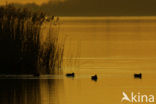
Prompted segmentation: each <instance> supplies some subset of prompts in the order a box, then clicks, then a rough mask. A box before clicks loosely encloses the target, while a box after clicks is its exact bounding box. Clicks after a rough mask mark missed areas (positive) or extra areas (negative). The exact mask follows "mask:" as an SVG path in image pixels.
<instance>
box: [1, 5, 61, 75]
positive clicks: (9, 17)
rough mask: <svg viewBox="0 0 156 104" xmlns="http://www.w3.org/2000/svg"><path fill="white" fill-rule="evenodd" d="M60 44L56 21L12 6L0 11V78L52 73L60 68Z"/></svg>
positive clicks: (39, 13)
mask: <svg viewBox="0 0 156 104" xmlns="http://www.w3.org/2000/svg"><path fill="white" fill-rule="evenodd" d="M60 39H61V40H60ZM62 41H63V38H60V37H59V27H58V19H54V17H51V18H47V17H46V15H45V14H44V13H42V12H33V13H32V12H31V11H29V10H27V9H20V8H15V7H14V6H13V5H6V6H1V7H0V74H35V73H40V74H52V73H55V72H56V71H57V70H59V69H60V68H61V64H62V58H63V50H64V46H63V44H62ZM55 69H56V70H55Z"/></svg>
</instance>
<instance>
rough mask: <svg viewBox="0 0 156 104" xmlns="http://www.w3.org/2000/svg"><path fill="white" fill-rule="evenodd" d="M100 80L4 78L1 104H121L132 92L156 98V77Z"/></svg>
mask: <svg viewBox="0 0 156 104" xmlns="http://www.w3.org/2000/svg"><path fill="white" fill-rule="evenodd" d="M98 77H99V79H98V80H97V81H93V80H91V79H90V75H77V76H76V77H75V78H67V77H65V76H63V75H58V76H42V77H41V78H34V77H18V78H17V77H11V78H5V79H3V78H1V79H0V83H1V84H0V85H1V86H0V104H114V103H116V104H121V103H123V102H121V98H122V96H123V95H122V92H123V91H124V92H126V93H127V94H128V96H130V94H131V92H134V93H135V94H137V93H138V92H140V93H141V94H147V95H149V94H153V95H155V94H156V87H155V86H156V83H154V82H156V77H155V73H154V74H152V73H149V74H144V77H143V79H141V80H140V79H134V78H133V74H129V73H128V72H127V73H121V72H120V73H107V74H105V75H103V74H98ZM124 103H125V104H127V103H128V102H124ZM128 104H129V103H128ZM143 104H145V103H143Z"/></svg>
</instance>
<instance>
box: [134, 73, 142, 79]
mask: <svg viewBox="0 0 156 104" xmlns="http://www.w3.org/2000/svg"><path fill="white" fill-rule="evenodd" d="M134 78H139V79H141V78H142V74H141V73H139V74H136V73H134Z"/></svg>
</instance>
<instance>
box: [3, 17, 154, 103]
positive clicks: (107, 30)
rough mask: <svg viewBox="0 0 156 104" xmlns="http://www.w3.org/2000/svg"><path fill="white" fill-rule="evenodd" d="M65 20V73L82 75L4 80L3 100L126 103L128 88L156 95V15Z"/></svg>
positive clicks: (17, 101)
mask: <svg viewBox="0 0 156 104" xmlns="http://www.w3.org/2000/svg"><path fill="white" fill-rule="evenodd" d="M60 20H61V26H60V34H62V35H64V36H66V44H65V56H64V65H63V67H64V70H63V71H64V74H65V73H67V72H75V73H76V77H75V78H74V79H73V78H66V77H65V75H64V74H63V75H56V76H42V77H41V79H35V78H33V77H22V79H20V78H17V79H16V78H12V79H10V78H7V79H2V78H1V79H0V83H1V86H0V104H121V98H122V92H123V91H125V92H127V94H129V95H130V93H131V92H134V93H136V94H137V93H138V92H140V93H141V94H147V95H150V94H153V95H156V83H155V82H156V17H140V18H138V17H118V18H115V17H111V18H110V17H107V18H106V17H105V18H103V17H97V18H88V17H84V18H80V17H76V18H69V17H62V18H61V19H60ZM140 72H141V73H142V74H143V79H141V80H139V79H134V78H133V74H134V73H140ZM94 74H97V75H98V77H99V78H98V80H97V82H95V81H92V80H91V79H90V76H91V75H94ZM125 103H126V102H125Z"/></svg>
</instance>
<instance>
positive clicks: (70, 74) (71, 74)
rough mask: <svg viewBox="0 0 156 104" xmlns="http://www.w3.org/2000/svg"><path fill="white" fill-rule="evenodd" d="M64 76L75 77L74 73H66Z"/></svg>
mask: <svg viewBox="0 0 156 104" xmlns="http://www.w3.org/2000/svg"><path fill="white" fill-rule="evenodd" d="M66 76H67V77H75V73H67V74H66Z"/></svg>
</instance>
